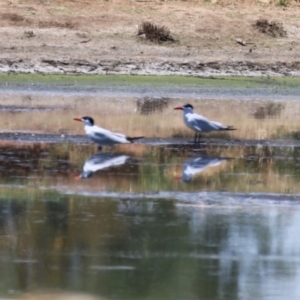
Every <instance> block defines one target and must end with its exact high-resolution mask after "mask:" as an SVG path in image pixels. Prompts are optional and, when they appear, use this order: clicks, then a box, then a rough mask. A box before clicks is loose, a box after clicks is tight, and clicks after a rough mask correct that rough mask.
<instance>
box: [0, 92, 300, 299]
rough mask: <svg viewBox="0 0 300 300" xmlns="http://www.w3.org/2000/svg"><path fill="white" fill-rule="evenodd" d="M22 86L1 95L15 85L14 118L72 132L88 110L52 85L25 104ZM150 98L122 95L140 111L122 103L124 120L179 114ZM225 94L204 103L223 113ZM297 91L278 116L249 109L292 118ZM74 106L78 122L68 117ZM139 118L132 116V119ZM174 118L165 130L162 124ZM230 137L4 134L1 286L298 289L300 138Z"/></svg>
mask: <svg viewBox="0 0 300 300" xmlns="http://www.w3.org/2000/svg"><path fill="white" fill-rule="evenodd" d="M285 92H286V90H285ZM9 93H10V92H9ZM9 93H8V94H6V90H2V92H1V93H0V94H1V95H2V96H3V95H6V96H7V101H5V103H4V102H3V103H1V105H2V106H1V105H0V114H1V116H2V119H1V120H0V123H1V122H2V123H1V126H2V127H3V128H7V129H12V130H15V127H13V126H16V127H17V129H18V130H26V128H27V127H26V124H27V123H28V126H29V123H30V125H32V123H35V122H36V124H35V126H36V127H37V128H38V129H39V130H40V131H42V132H43V131H46V132H47V126H50V125H51V126H57V127H55V128H62V131H61V133H62V135H63V134H65V132H67V133H70V132H72V130H73V129H74V128H75V124H74V125H73V124H71V125H65V124H68V123H70V122H69V119H70V120H71V118H70V116H71V115H73V114H74V113H75V112H76V111H77V110H79V109H80V110H84V104H82V103H81V104H78V103H79V102H80V101H83V100H82V99H81V100H80V101H79V100H78V98H76V97H75V98H72V97H74V95H73V96H71V95H68V96H67V97H66V96H64V97H63V98H60V97H61V96H57V94H56V93H55V92H53V95H50V96H49V93H48V92H47V93H45V94H44V93H43V92H41V91H40V94H39V96H38V97H37V96H36V94H34V95H33V94H32V95H31V94H30V95H27V96H26V97H25V96H24V94H23V95H21V94H20V95H21V96H20V95H19V97H20V99H21V100H18V99H17V100H14V101H16V102H12V98H11V94H9ZM65 93H67V92H66V91H65ZM211 93H212V92H211ZM154 94H155V93H154ZM14 95H18V93H17V92H15V94H14ZM212 95H213V93H212ZM155 96H159V97H161V96H162V95H161V94H159V95H157V94H155ZM282 96H283V95H282V93H281V96H280V97H282ZM24 97H25V98H24ZM68 97H69V98H68ZM118 97H119V96H118ZM17 98H18V96H17ZM49 99H51V100H56V102H54V103H52V102H51V101H49ZM139 99H142V100H143V101H144V100H145V98H138V99H134V100H132V99H131V100H130V101H131V102H130V101H129V102H127V99H113V101H115V102H113V101H112V103H113V104H114V105H115V103H123V104H124V103H125V104H128V106H126V105H124V115H126V114H128V116H129V117H128V119H126V116H124V115H122V114H121V113H120V111H121V110H120V111H119V112H118V118H119V122H120V124H121V123H122V122H124V123H126V122H127V120H130V119H131V118H132V117H135V118H137V120H141V119H139V118H149V120H151V117H152V115H153V114H154V115H155V114H157V115H156V117H157V120H160V119H164V117H165V118H167V117H169V116H170V115H171V113H170V114H169V113H168V109H169V107H170V106H168V105H169V104H168V105H166V106H164V105H163V104H162V106H161V108H160V109H161V110H155V111H153V109H152V108H153V107H152V106H150V107H149V106H147V105H146V106H143V105H144V103H145V102H139V101H142V100H139ZM161 99H162V98H161ZM264 99H265V98H264V95H263V99H259V100H258V102H257V103H256V106H255V107H256V109H257V107H258V108H259V107H261V106H260V103H263V100H264ZM63 100H64V101H63ZM181 100H182V99H181ZM184 100H186V101H193V100H192V99H190V98H188V96H186V97H185V98H184ZM219 100H220V97H219V96H218V95H215V99H211V100H209V99H206V100H205V101H204V102H201V103H199V107H201V105H200V104H203V103H204V104H205V105H203V107H210V106H211V107H212V108H211V112H212V113H215V114H216V116H218V114H219V115H222V114H220V110H221V111H223V106H222V105H221V104H220V102H218V101H219ZM227 100H228V101H227ZM227 100H226V101H227V102H226V101H224V102H223V103H224V105H227V104H228V103H230V105H231V107H234V106H235V105H237V106H238V107H239V108H238V109H237V112H239V109H240V108H242V107H243V105H244V103H243V102H240V101H239V100H238V99H227ZM275 100H276V99H275ZM277 100H278V99H277ZM38 101H40V106H38V107H37V106H36V102H38ZM73 101H74V102H76V103H77V104H76V105H75V108H74V107H73V106H72V102H73ZM93 101H94V100H93ZM102 101H103V103H106V104H105V105H108V107H109V105H113V104H111V103H110V102H109V101H106V100H105V101H104V100H103V99H102ZM118 101H119V102H118ZM172 101H176V100H174V99H173V100H172ZM222 101H223V100H222ZM260 101H262V102H260ZM293 101H294V100H293V99H289V98H288V96H287V99H286V101H285V107H284V108H282V109H283V111H282V112H280V113H279V114H278V115H276V114H275V116H272V118H270V119H269V117H270V116H267V117H266V116H263V117H262V118H261V115H258V116H257V117H253V114H252V115H251V114H249V115H248V119H247V122H249V126H252V127H255V128H256V130H269V131H270V132H272V130H273V127H272V126H270V124H272V125H274V124H276V126H277V128H281V127H282V126H286V127H287V128H288V129H289V130H291V129H290V128H289V124H290V122H291V119H292V117H291V116H293V114H295V113H296V112H297V111H296V109H295V110H293V107H294V103H295V107H297V109H298V104H297V103H296V102H293ZM33 102H35V103H34V104H35V105H33ZM50 102H51V103H50ZM275 102H276V101H275ZM92 103H96V102H92ZM139 103H140V104H139ZM141 103H142V104H141ZM172 103H173V102H172ZM216 103H217V104H218V105H216ZM46 104H47V105H46ZM50 104H51V105H50ZM123 104H122V105H123ZM210 104H211V105H210ZM139 105H140V106H139ZM247 105H248V104H247ZM24 107H27V109H24ZM49 107H51V109H48V108H49ZM133 107H134V108H135V109H136V112H134V113H135V115H134V114H131V111H132V108H133ZM249 107H250V106H248V108H249ZM106 108H107V107H106ZM88 109H89V110H90V111H92V107H88ZM229 111H230V110H229ZM106 112H107V111H105V113H103V115H105V114H106ZM242 112H244V111H242ZM137 113H138V115H137ZM259 113H261V111H260V112H259ZM64 114H65V115H67V116H68V118H67V120H61V118H60V116H63V115H64ZM55 116H57V119H54V117H55ZM249 116H250V117H249ZM242 117H243V116H242ZM288 117H289V118H290V119H289V118H288ZM28 118H29V119H28ZM39 118H41V119H42V120H43V123H41V119H39ZM49 119H51V120H49ZM53 119H54V122H53ZM242 119H243V118H241V120H240V122H241V123H240V124H242ZM28 120H30V121H28ZM102 121H103V120H102ZM104 121H105V120H104ZM18 122H20V123H18ZM51 122H53V123H51ZM181 122H182V120H181V119H180V122H178V126H181V125H182V123H181ZM245 122H246V121H245ZM268 122H273V123H268ZM20 124H25V125H24V126H23V125H22V126H23V127H22V126H20ZM148 124H149V128H150V127H151V126H152V127H153V126H154V124H155V123H153V122H152V121H150V122H149V123H148ZM76 125H78V124H76ZM294 125H295V128H297V123H295V124H294ZM10 126H11V127H12V128H8V127H10ZM18 126H20V128H19V127H18ZM43 126H44V127H43ZM67 126H70V127H67ZM132 126H133V125H131V124H129V125H128V124H127V123H126V125H124V128H125V129H126V130H128V131H133V130H134V128H133V127H132ZM247 128H248V127H245V128H244V129H241V133H240V134H241V135H243V134H244V133H246V132H247ZM80 130H81V131H82V127H80V128H79V129H78V131H79V132H80ZM159 130H160V131H159ZM168 130H169V129H168V128H167V127H164V126H162V127H161V128H159V129H157V128H152V132H156V131H158V132H159V134H160V133H165V132H166V131H168ZM278 130H279V129H278ZM285 130H286V129H285ZM176 134H178V132H176ZM289 134H291V133H290V132H289ZM169 135H170V134H169ZM290 136H291V135H290ZM33 137H34V133H33ZM182 138H184V139H187V140H188V139H191V136H185V135H183V137H182ZM62 139H63V137H62ZM222 139H223V140H224V143H222V141H223V140H222ZM227 141H228V137H220V141H219V142H218V144H217V145H216V144H214V143H205V142H204V143H202V144H201V145H196V146H195V145H193V144H188V143H185V144H180V143H176V144H172V143H147V142H145V143H143V144H135V145H122V146H118V147H115V148H105V149H104V150H103V151H102V152H98V150H97V147H96V146H95V145H93V144H91V143H86V144H84V143H81V144H76V143H74V142H72V143H61V142H58V143H51V144H47V143H40V142H33V141H32V139H31V142H30V143H29V142H28V143H21V142H18V141H17V139H16V141H15V142H12V141H10V142H8V141H2V142H1V143H0V170H1V172H0V191H1V193H0V297H2V298H6V299H7V298H13V299H16V298H18V297H21V299H22V298H24V297H25V296H24V293H28V292H30V293H33V296H32V299H36V298H34V297H36V296H34V295H35V293H41V294H38V295H39V297H38V298H41V299H42V296H41V295H44V294H45V293H48V292H55V293H56V294H55V295H56V296H53V297H52V298H53V299H65V298H59V297H62V296H61V295H60V294H61V293H65V292H69V293H72V294H70V295H72V296H70V299H73V298H74V297H75V296H76V297H77V296H78V297H79V296H80V295H82V297H83V298H82V299H87V298H84V297H87V296H85V295H95V296H96V298H100V297H101V299H130V300H131V299H172V300H173V299H205V300H223V299H225V300H227V299H228V300H232V299H237V300H240V299H245V300H248V299H261V300H274V299H275V300H277V299H278V300H283V299H292V300H294V299H299V298H300V289H299V287H298V282H299V278H300V242H299V241H298V240H299V239H298V238H297V237H298V236H299V234H300V188H299V184H298V182H299V178H300V152H299V147H295V146H294V147H289V146H287V145H285V144H284V143H281V145H282V146H281V147H275V146H272V145H271V144H270V145H269V146H261V145H260V144H259V143H257V144H256V145H253V146H247V147H246V146H245V145H244V144H243V142H242V141H241V142H240V144H239V143H238V141H237V142H235V143H233V144H231V143H228V142H227ZM58 295H60V296H58ZM74 295H75V296H74ZM26 299H27V298H26ZM47 299H48V298H47ZM66 299H67V298H66Z"/></svg>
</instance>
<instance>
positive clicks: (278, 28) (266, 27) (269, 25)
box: [254, 18, 287, 38]
mask: <svg viewBox="0 0 300 300" xmlns="http://www.w3.org/2000/svg"><path fill="white" fill-rule="evenodd" d="M254 27H255V28H256V29H258V30H259V31H260V32H262V33H266V34H268V35H270V36H272V37H275V38H276V37H284V36H286V35H287V33H286V30H285V29H284V28H283V25H282V23H280V22H277V21H271V22H269V21H268V20H267V19H263V18H261V19H259V20H257V21H256V22H255V24H254Z"/></svg>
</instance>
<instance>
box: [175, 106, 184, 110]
mask: <svg viewBox="0 0 300 300" xmlns="http://www.w3.org/2000/svg"><path fill="white" fill-rule="evenodd" d="M174 109H180V110H183V107H182V106H176V107H175V108H174Z"/></svg>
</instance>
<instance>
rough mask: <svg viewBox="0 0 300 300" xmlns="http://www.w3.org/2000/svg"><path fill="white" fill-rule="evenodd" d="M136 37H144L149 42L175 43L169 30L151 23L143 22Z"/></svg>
mask: <svg viewBox="0 0 300 300" xmlns="http://www.w3.org/2000/svg"><path fill="white" fill-rule="evenodd" d="M138 35H145V37H146V39H147V40H149V41H151V42H156V43H162V42H175V39H174V38H173V37H172V35H171V32H170V30H169V29H168V28H167V27H165V26H157V25H155V24H153V23H151V22H143V23H142V24H141V25H140V26H139V29H138Z"/></svg>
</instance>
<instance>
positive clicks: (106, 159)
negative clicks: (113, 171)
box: [77, 152, 130, 179]
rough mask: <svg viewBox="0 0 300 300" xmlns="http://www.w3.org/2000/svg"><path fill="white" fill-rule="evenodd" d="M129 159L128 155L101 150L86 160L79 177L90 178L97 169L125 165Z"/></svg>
mask: <svg viewBox="0 0 300 300" xmlns="http://www.w3.org/2000/svg"><path fill="white" fill-rule="evenodd" d="M129 159H130V156H127V155H119V154H112V153H102V152H99V153H97V154H95V155H93V156H91V157H90V158H88V159H87V160H86V161H85V163H84V165H83V172H82V173H81V174H80V175H79V176H78V177H77V178H81V179H87V178H90V177H91V176H92V175H93V173H95V172H97V171H100V170H104V169H108V168H110V167H116V166H121V165H124V164H125V163H126V162H127V161H128V160H129Z"/></svg>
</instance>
